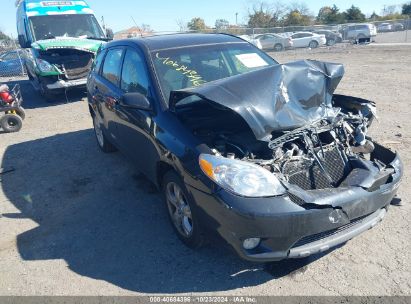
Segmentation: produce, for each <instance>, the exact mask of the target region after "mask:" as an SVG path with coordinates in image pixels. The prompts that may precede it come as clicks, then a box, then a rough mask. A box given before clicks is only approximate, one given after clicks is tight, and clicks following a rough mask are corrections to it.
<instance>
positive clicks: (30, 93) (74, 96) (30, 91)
mask: <svg viewBox="0 0 411 304" xmlns="http://www.w3.org/2000/svg"><path fill="white" fill-rule="evenodd" d="M3 83H4V84H7V85H8V86H9V88H10V89H12V88H13V87H14V86H15V85H16V84H19V85H20V89H21V94H22V97H23V104H22V106H23V108H25V109H39V108H47V107H55V106H59V105H61V104H64V103H71V102H77V101H80V100H82V99H83V98H85V97H86V96H87V91H86V89H85V88H76V89H70V90H67V91H66V92H64V91H63V92H61V94H58V95H56V96H54V97H53V98H52V99H51V100H50V101H46V100H45V99H44V98H43V97H42V96H41V95H40V93H39V92H38V91H36V90H35V89H34V87H33V85H32V84H31V82H30V81H29V80H28V79H20V80H15V81H8V82H3Z"/></svg>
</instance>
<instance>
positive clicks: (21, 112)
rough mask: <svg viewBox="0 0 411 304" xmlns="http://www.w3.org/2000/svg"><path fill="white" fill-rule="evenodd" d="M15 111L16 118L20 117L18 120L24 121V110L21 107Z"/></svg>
mask: <svg viewBox="0 0 411 304" xmlns="http://www.w3.org/2000/svg"><path fill="white" fill-rule="evenodd" d="M15 111H16V114H17V115H18V116H20V118H21V119H22V120H24V119H26V110H24V108H23V107H19V108H18V109H16V110H15Z"/></svg>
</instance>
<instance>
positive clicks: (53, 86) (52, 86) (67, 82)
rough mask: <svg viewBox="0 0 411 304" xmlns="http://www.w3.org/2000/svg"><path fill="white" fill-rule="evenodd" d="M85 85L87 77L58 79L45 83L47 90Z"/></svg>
mask: <svg viewBox="0 0 411 304" xmlns="http://www.w3.org/2000/svg"><path fill="white" fill-rule="evenodd" d="M86 85H87V78H83V79H77V80H58V81H56V82H54V83H50V84H47V89H49V90H59V89H68V88H74V87H85V86H86Z"/></svg>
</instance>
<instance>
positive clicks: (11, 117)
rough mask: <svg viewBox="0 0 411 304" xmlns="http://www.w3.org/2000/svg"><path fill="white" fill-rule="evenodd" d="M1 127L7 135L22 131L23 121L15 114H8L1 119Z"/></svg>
mask: <svg viewBox="0 0 411 304" xmlns="http://www.w3.org/2000/svg"><path fill="white" fill-rule="evenodd" d="M0 126H1V128H2V129H3V131H4V132H6V133H14V132H18V131H20V130H21V128H22V127H23V120H22V119H21V118H20V116H18V115H15V114H6V115H4V116H3V117H2V118H1V119H0Z"/></svg>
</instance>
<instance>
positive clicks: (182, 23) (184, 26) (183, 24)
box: [176, 19, 187, 32]
mask: <svg viewBox="0 0 411 304" xmlns="http://www.w3.org/2000/svg"><path fill="white" fill-rule="evenodd" d="M176 23H177V26H178V28H179V29H180V32H186V31H187V22H186V21H184V20H183V19H177V20H176Z"/></svg>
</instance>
